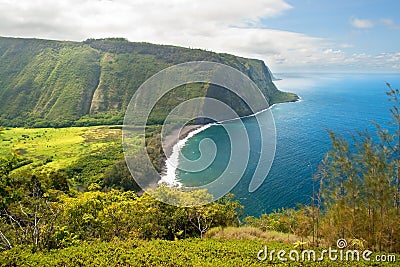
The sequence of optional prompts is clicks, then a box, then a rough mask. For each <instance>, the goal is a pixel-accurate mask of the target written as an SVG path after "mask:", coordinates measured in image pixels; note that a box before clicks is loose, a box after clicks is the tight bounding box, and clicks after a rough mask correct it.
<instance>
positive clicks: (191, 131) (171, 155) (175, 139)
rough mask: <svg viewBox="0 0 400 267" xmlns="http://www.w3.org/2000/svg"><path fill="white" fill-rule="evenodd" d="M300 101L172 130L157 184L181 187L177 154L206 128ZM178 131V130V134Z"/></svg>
mask: <svg viewBox="0 0 400 267" xmlns="http://www.w3.org/2000/svg"><path fill="white" fill-rule="evenodd" d="M301 101H302V99H301V97H300V96H298V98H297V99H296V100H294V101H289V102H282V103H274V104H272V105H271V106H269V107H268V108H266V109H263V110H260V111H258V112H256V113H254V114H251V115H247V116H243V117H239V118H235V119H231V120H225V121H220V122H215V123H207V124H196V125H186V126H184V127H183V128H182V129H175V130H173V131H172V132H171V133H170V134H168V135H167V136H166V137H165V138H164V142H163V143H162V147H163V149H164V156H163V158H162V167H161V173H160V176H161V178H160V180H159V181H158V184H161V183H167V185H169V186H181V185H182V184H181V183H180V182H178V181H177V180H176V177H175V170H176V167H177V164H178V156H179V152H180V151H181V149H182V147H183V146H184V145H185V143H186V142H187V140H188V139H189V138H191V137H193V136H194V135H196V134H198V133H200V132H202V131H204V130H205V129H207V128H208V127H210V126H212V125H215V124H219V123H224V122H228V121H232V120H237V119H242V118H247V117H252V116H256V115H257V114H259V113H261V112H265V111H267V110H268V109H271V110H272V108H273V107H274V106H275V105H278V104H285V103H296V102H301ZM179 130H180V132H179ZM171 161H172V162H171Z"/></svg>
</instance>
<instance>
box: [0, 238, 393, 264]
mask: <svg viewBox="0 0 400 267" xmlns="http://www.w3.org/2000/svg"><path fill="white" fill-rule="evenodd" d="M265 245H267V246H268V249H269V250H275V251H279V250H281V249H283V250H286V251H290V250H291V249H294V247H293V245H287V244H284V243H264V242H261V241H250V240H233V239H228V240H226V239H185V240H179V241H165V240H154V241H140V240H129V241H124V242H121V241H117V240H115V241H113V242H83V243H81V244H80V245H79V246H73V247H69V248H65V249H59V250H51V251H40V252H36V253H32V252H31V250H30V249H29V248H27V247H16V248H14V249H12V250H8V251H5V252H2V253H1V252H0V266H20V265H24V266H227V267H228V266H229V267H231V266H267V265H273V266H396V263H393V262H387V263H382V262H379V263H378V262H366V261H363V260H360V261H330V260H329V259H328V258H326V259H325V260H324V261H321V262H313V261H308V260H306V261H304V262H301V261H299V262H296V261H295V262H292V261H287V262H285V261H280V260H278V259H276V258H274V259H273V260H272V261H270V260H269V259H268V260H266V261H260V260H259V259H258V258H257V254H258V252H259V251H260V250H262V249H264V247H265ZM299 251H300V250H299ZM374 255H375V254H374ZM374 255H373V256H374ZM373 256H371V259H373V258H374V257H373ZM397 258H399V255H397Z"/></svg>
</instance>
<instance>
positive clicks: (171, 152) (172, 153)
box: [158, 124, 210, 186]
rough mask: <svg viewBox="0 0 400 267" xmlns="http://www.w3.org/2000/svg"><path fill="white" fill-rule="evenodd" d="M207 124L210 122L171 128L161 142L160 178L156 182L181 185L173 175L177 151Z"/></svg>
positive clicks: (205, 127)
mask: <svg viewBox="0 0 400 267" xmlns="http://www.w3.org/2000/svg"><path fill="white" fill-rule="evenodd" d="M209 125H210V124H200V125H199V124H196V125H186V126H184V127H183V128H182V129H175V130H173V131H172V132H171V133H170V134H168V135H167V136H166V137H165V138H164V140H163V143H162V147H163V150H164V156H163V158H162V167H161V173H160V176H161V178H160V180H159V181H158V184H161V183H166V184H167V185H168V186H181V184H180V183H179V182H178V181H177V180H176V177H175V170H176V167H177V165H178V156H179V152H180V151H181V149H182V147H183V146H184V145H185V143H186V141H187V140H188V139H189V138H191V137H192V136H194V135H195V134H197V133H199V132H201V131H203V130H205V129H207V128H208V127H209Z"/></svg>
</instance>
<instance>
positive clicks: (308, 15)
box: [262, 0, 400, 54]
mask: <svg viewBox="0 0 400 267" xmlns="http://www.w3.org/2000/svg"><path fill="white" fill-rule="evenodd" d="M286 2H287V3H288V4H290V5H291V6H293V8H292V9H289V10H288V11H286V12H285V13H284V14H282V15H281V16H278V17H275V18H266V19H262V24H263V27H267V28H272V29H278V30H286V31H294V32H301V33H304V34H307V35H310V36H315V37H322V38H326V39H329V40H332V41H334V42H337V43H342V44H348V45H349V46H351V47H347V48H346V51H349V52H351V53H360V52H364V53H377V54H378V53H383V52H398V51H399V47H400V1H396V0H392V1H388V0H348V1H343V0H336V1H329V0H305V1H296V0H289V1H286ZM357 19H358V20H363V21H368V22H370V23H371V27H366V28H357V27H355V25H353V22H354V20H357ZM392 23H393V24H392ZM390 24H392V25H390ZM359 26H361V25H359ZM366 26H368V25H366Z"/></svg>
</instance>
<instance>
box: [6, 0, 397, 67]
mask: <svg viewBox="0 0 400 267" xmlns="http://www.w3.org/2000/svg"><path fill="white" fill-rule="evenodd" d="M399 10H400V1H398V0H335V1H332V0H301V1H300V0H247V1H243V0H240V1H238V0H230V1H229V0H63V1H55V0H18V1H15V0H0V36H8V37H30V38H44V39H56V40H72V41H83V40H85V39H87V38H105V37H125V38H127V39H128V40H130V41H135V42H142V41H145V42H151V43H158V44H171V45H178V46H184V47H191V48H202V49H206V50H211V51H215V52H225V53H232V54H235V55H238V56H243V57H251V58H258V59H261V60H264V61H265V63H266V64H267V65H268V66H269V67H270V68H271V70H272V71H273V72H315V71H319V72H395V73H400V15H399Z"/></svg>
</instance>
